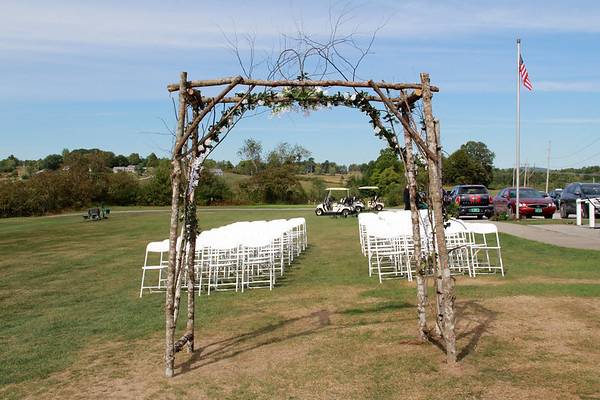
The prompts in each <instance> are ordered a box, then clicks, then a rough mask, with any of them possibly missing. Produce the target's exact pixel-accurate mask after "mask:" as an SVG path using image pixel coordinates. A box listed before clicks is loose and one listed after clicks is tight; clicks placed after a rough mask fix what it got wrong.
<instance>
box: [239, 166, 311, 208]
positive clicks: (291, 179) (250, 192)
mask: <svg viewBox="0 0 600 400" xmlns="http://www.w3.org/2000/svg"><path fill="white" fill-rule="evenodd" d="M240 188H241V189H242V191H243V192H244V193H245V194H246V195H247V196H248V198H249V199H250V200H252V201H255V202H264V203H296V204H297V203H305V202H306V200H307V198H306V193H305V192H304V189H302V186H301V185H300V182H299V181H298V178H297V177H296V173H295V171H294V168H293V167H292V166H290V165H284V166H280V167H272V168H265V169H264V170H261V171H259V172H258V173H257V174H256V175H254V176H253V177H252V178H251V179H250V180H249V181H247V182H243V183H241V184H240Z"/></svg>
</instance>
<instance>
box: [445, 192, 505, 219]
mask: <svg viewBox="0 0 600 400" xmlns="http://www.w3.org/2000/svg"><path fill="white" fill-rule="evenodd" d="M447 199H448V200H447V201H448V203H450V204H452V203H454V204H456V206H457V207H458V216H459V217H462V216H473V217H477V218H478V219H482V218H483V216H484V215H485V216H486V217H488V218H490V217H491V216H492V215H493V214H494V205H493V204H490V193H489V192H488V190H487V188H486V187H485V186H483V185H458V186H454V187H453V188H452V190H450V193H449V194H448V197H447Z"/></svg>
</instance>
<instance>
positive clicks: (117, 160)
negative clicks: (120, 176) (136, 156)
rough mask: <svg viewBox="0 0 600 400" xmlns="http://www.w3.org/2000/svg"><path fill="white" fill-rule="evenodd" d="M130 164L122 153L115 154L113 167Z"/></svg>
mask: <svg viewBox="0 0 600 400" xmlns="http://www.w3.org/2000/svg"><path fill="white" fill-rule="evenodd" d="M128 165H129V160H128V159H127V157H125V156H124V155H122V154H119V155H118V156H115V158H114V161H113V163H112V166H113V167H126V166H128Z"/></svg>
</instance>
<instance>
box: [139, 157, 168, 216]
mask: <svg viewBox="0 0 600 400" xmlns="http://www.w3.org/2000/svg"><path fill="white" fill-rule="evenodd" d="M171 193H172V192H171V163H170V161H169V160H160V161H159V162H158V166H157V167H156V168H155V170H154V176H153V177H152V178H151V179H150V180H149V182H148V183H147V184H146V185H144V186H143V187H142V188H141V190H140V195H139V201H140V203H142V204H147V205H157V206H163V205H169V204H171Z"/></svg>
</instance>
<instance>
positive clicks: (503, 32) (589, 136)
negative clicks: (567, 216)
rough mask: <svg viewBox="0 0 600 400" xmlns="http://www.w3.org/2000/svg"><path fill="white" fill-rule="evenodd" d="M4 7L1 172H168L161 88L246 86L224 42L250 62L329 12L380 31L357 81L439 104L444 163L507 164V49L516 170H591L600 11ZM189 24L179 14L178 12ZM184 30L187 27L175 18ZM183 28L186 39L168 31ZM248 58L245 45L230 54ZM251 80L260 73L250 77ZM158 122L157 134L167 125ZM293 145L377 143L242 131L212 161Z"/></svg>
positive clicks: (334, 156) (537, 4) (313, 131)
mask: <svg viewBox="0 0 600 400" xmlns="http://www.w3.org/2000/svg"><path fill="white" fill-rule="evenodd" d="M223 4H224V3H221V2H199V1H171V2H166V1H137V2H136V1H118V2H117V1H102V2H97V1H96V2H92V1H87V2H86V1H58V0H55V1H52V2H47V1H14V2H13V1H6V0H5V1H3V2H2V6H1V9H2V12H1V13H0V26H1V27H2V28H0V138H1V141H0V157H1V158H4V157H6V156H8V155H9V154H14V155H16V156H17V157H19V158H39V157H42V156H44V155H46V154H49V153H59V152H60V151H61V150H62V149H63V148H69V149H74V148H80V147H100V148H103V149H107V150H112V151H114V152H116V153H124V154H129V153H131V152H138V153H140V154H142V155H146V154H148V153H150V152H155V153H157V154H158V155H159V156H167V154H168V151H169V148H170V145H171V136H170V135H169V133H168V130H167V129H166V128H165V125H164V122H166V123H167V125H169V126H173V125H174V113H173V106H172V99H171V97H170V96H169V94H168V92H167V91H166V89H165V87H166V85H167V84H168V83H170V82H175V81H177V80H178V76H179V72H180V71H182V70H185V71H188V73H189V77H190V79H204V78H214V77H221V76H231V75H237V74H239V73H240V71H239V66H238V64H237V62H236V60H235V58H234V57H233V55H232V53H231V51H230V49H228V46H227V41H226V40H225V36H227V37H229V38H233V37H234V35H235V34H236V33H237V34H238V35H240V36H241V35H243V34H246V33H252V34H253V35H255V37H256V45H255V48H256V58H257V59H261V58H263V57H266V56H267V55H268V54H269V53H272V52H273V51H276V50H277V49H278V48H279V46H280V38H281V36H280V35H281V34H282V33H284V34H293V33H294V32H295V31H296V29H297V27H298V26H302V29H303V31H304V32H305V33H309V34H311V35H314V36H315V37H319V36H322V35H325V34H327V33H328V24H329V17H328V12H329V10H330V9H332V10H333V12H334V14H335V13H339V12H340V10H342V9H344V8H345V7H346V8H348V7H349V8H350V9H351V12H350V17H349V18H348V21H346V23H345V24H344V25H343V27H342V28H343V30H345V31H347V32H351V31H352V32H356V35H357V40H359V41H361V42H362V43H364V41H365V40H367V39H368V36H367V35H366V34H368V33H369V32H372V31H373V30H374V29H376V28H377V27H380V26H381V25H382V24H383V27H382V28H381V29H380V31H379V32H378V34H377V38H376V41H375V43H374V45H373V48H372V52H373V54H371V55H370V56H369V57H368V58H367V59H366V61H365V62H364V63H363V65H362V66H361V68H360V70H359V71H358V75H359V76H360V77H363V78H365V79H369V78H372V79H374V80H386V81H405V82H416V81H417V80H418V79H419V72H429V73H430V75H431V79H432V82H433V83H434V84H436V85H438V86H439V87H440V89H441V91H440V93H438V94H436V96H435V97H434V113H435V114H436V115H437V117H439V119H440V121H441V127H442V131H441V132H442V142H443V145H444V148H445V150H446V151H447V152H449V153H450V152H452V151H454V150H456V149H457V148H458V147H459V146H460V145H461V144H462V143H464V142H465V141H467V140H481V141H483V142H485V143H487V144H488V146H489V147H490V148H491V150H492V151H494V152H495V153H496V164H497V165H498V166H500V167H509V166H512V165H513V163H514V130H515V128H514V126H515V68H516V67H515V57H516V56H515V38H516V37H521V38H522V40H523V57H524V60H525V63H526V65H527V68H528V70H529V75H530V78H531V81H532V83H533V85H534V92H532V93H526V91H522V109H521V115H522V150H521V154H522V162H526V161H527V162H529V164H530V165H533V164H535V165H536V166H545V165H546V148H547V146H548V141H552V160H551V167H553V168H561V167H579V166H584V165H592V164H600V3H598V2H596V1H578V2H576V3H575V4H576V5H570V4H568V3H567V2H559V1H556V2H551V1H527V2H523V1H445V2H439V1H401V0H395V1H392V0H388V1H385V0H382V1H372V2H367V1H364V2H330V3H329V2H325V1H308V0H303V1H253V2H247V1H233V0H231V1H229V2H227V4H226V6H224V5H223ZM181 10H183V12H182V11H181ZM182 15H183V17H182ZM179 22H183V25H178V23H179ZM240 46H241V48H242V52H243V51H244V43H243V41H241V42H240ZM257 76H260V70H259V71H258V72H257ZM163 121H164V122H163ZM249 137H253V138H255V139H258V140H260V141H261V142H262V143H263V145H264V147H266V148H271V147H273V146H274V145H275V144H276V143H278V142H281V141H287V142H289V143H298V144H301V145H303V146H304V147H306V148H308V149H309V150H310V151H311V152H312V153H313V156H314V157H315V158H316V159H317V160H321V161H324V160H325V159H329V160H333V161H337V162H342V163H353V162H354V163H360V162H365V161H368V160H371V159H373V158H375V157H376V156H377V154H378V152H379V150H380V149H381V148H383V147H384V143H383V142H382V141H380V140H378V139H377V138H375V137H374V135H373V133H372V130H371V128H370V127H369V125H368V123H367V121H366V120H365V117H364V116H363V115H361V114H360V113H359V112H356V111H354V110H346V109H339V110H335V111H320V112H316V113H312V114H311V115H310V116H308V117H305V116H303V115H302V114H286V115H285V116H282V117H280V118H277V117H276V118H269V117H268V116H266V115H263V116H258V117H254V118H249V119H245V120H244V121H242V122H241V123H240V124H239V125H238V127H237V129H236V130H234V131H233V132H232V134H231V135H230V136H229V137H228V138H227V140H226V141H225V142H224V143H223V144H222V145H221V146H220V147H219V148H218V149H217V150H216V151H215V152H214V153H213V155H214V158H216V159H231V160H236V159H237V156H236V151H237V149H238V148H239V147H240V145H241V143H242V141H243V140H244V139H246V138H249Z"/></svg>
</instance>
